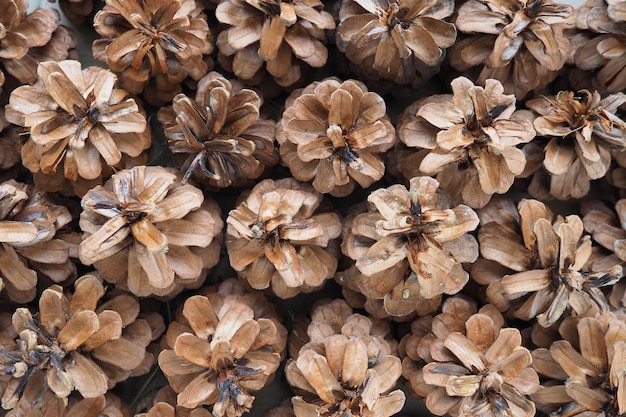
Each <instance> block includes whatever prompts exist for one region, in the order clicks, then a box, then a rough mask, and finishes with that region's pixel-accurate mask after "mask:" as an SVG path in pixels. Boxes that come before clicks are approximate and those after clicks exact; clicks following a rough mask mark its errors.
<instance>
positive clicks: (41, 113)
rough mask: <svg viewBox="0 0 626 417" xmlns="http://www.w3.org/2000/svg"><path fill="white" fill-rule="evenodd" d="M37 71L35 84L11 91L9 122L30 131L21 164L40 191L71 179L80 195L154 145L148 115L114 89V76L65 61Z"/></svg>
mask: <svg viewBox="0 0 626 417" xmlns="http://www.w3.org/2000/svg"><path fill="white" fill-rule="evenodd" d="M37 73H38V75H39V81H38V82H37V84H35V85H34V86H22V87H18V88H17V89H15V90H14V91H13V92H12V93H11V97H10V99H9V105H8V106H7V107H6V118H7V120H9V121H10V122H12V123H15V124H16V125H18V126H24V127H27V128H28V129H30V137H29V139H28V140H27V141H26V143H25V144H24V146H23V147H22V163H23V164H24V166H25V167H26V168H28V169H29V170H30V171H32V172H33V173H34V174H35V175H34V176H35V182H36V184H37V186H38V187H40V188H42V189H44V190H47V191H58V190H60V189H62V188H63V186H64V185H65V181H70V182H71V183H72V186H73V188H74V191H75V192H77V193H78V194H80V195H82V194H84V193H85V192H86V191H87V190H88V189H89V188H90V187H93V186H95V185H97V184H98V183H100V181H101V179H102V177H103V176H104V175H105V174H109V175H110V170H111V168H112V167H114V166H119V165H121V164H122V163H123V162H124V159H123V158H124V157H137V156H139V155H140V154H141V153H142V152H143V151H144V150H145V149H147V148H148V147H150V143H151V137H150V130H149V129H148V126H147V123H146V117H145V115H144V114H143V113H142V110H141V109H140V108H139V107H138V105H137V103H136V102H135V100H134V99H132V98H129V97H128V93H127V92H126V91H124V90H121V89H118V88H115V87H114V84H115V79H116V77H115V75H113V73H112V72H110V71H107V70H105V69H102V68H99V67H89V68H86V69H84V70H82V69H81V64H80V62H78V61H62V62H58V63H57V62H44V63H42V64H40V65H39V67H38V69H37Z"/></svg>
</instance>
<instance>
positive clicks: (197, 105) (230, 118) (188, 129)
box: [158, 72, 278, 189]
mask: <svg viewBox="0 0 626 417" xmlns="http://www.w3.org/2000/svg"><path fill="white" fill-rule="evenodd" d="M261 104H262V99H261V97H259V95H258V94H257V93H256V92H254V91H253V90H250V89H246V88H243V85H242V84H241V83H240V82H238V81H235V80H233V81H229V80H227V79H226V78H224V77H222V76H221V75H220V74H218V73H217V72H211V73H210V74H208V75H206V76H205V77H203V78H202V79H201V80H200V81H199V82H198V91H197V92H196V99H195V100H193V99H191V98H189V97H187V96H185V95H184V94H179V95H177V96H176V97H174V101H173V105H172V106H168V107H165V108H162V109H161V110H159V114H158V117H159V121H160V122H161V123H162V124H163V126H164V128H165V135H166V136H167V138H168V140H169V147H170V151H171V152H172V153H173V154H174V156H175V157H177V158H178V159H179V160H180V161H181V162H182V166H181V170H182V171H183V172H184V174H185V175H184V177H183V181H186V180H187V178H189V177H190V176H193V177H194V178H195V179H197V180H200V181H203V182H206V183H208V185H209V187H210V188H212V189H220V188H225V187H229V186H232V187H241V186H244V185H246V184H248V183H249V182H250V180H252V179H256V178H258V177H259V176H260V175H261V174H262V173H263V172H264V170H265V169H266V168H267V167H271V166H274V165H276V163H277V162H278V151H277V149H276V148H274V136H275V126H274V122H273V121H271V120H263V119H261V118H260V114H259V109H260V107H261Z"/></svg>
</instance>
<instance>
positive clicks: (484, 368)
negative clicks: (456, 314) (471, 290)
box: [421, 313, 539, 417]
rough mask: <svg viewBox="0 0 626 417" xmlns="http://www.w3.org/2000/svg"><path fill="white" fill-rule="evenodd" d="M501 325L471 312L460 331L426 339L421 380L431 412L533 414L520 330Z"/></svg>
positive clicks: (530, 373)
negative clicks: (427, 352) (428, 358)
mask: <svg viewBox="0 0 626 417" xmlns="http://www.w3.org/2000/svg"><path fill="white" fill-rule="evenodd" d="M502 324H503V323H502V322H497V320H496V321H494V319H493V318H492V317H491V315H489V314H483V313H478V314H474V315H472V316H471V317H469V318H468V319H467V321H466V322H465V323H464V327H465V331H464V332H463V331H453V332H451V333H449V334H447V335H446V336H445V338H443V339H438V340H437V341H436V342H435V341H432V342H431V347H430V351H431V356H432V361H429V363H428V364H427V365H426V366H424V368H423V370H422V371H421V372H422V376H421V378H422V379H423V381H424V384H425V388H427V389H428V390H430V392H429V393H428V396H427V398H426V407H428V409H429V410H430V411H431V412H432V413H434V414H437V415H443V414H445V413H449V414H450V415H452V416H466V415H471V416H477V417H478V416H485V417H487V416H494V415H508V416H520V417H521V416H528V417H531V416H534V415H535V404H534V403H533V402H532V401H531V400H529V399H528V398H527V395H530V394H533V393H534V392H535V391H536V390H537V388H538V387H539V378H538V376H537V373H536V372H535V371H534V370H533V369H532V368H531V367H530V365H531V363H532V356H531V354H530V352H529V351H528V349H526V348H524V347H522V346H521V342H522V337H521V335H520V331H519V330H518V329H516V328H506V327H502ZM440 341H441V342H443V343H441V342H440Z"/></svg>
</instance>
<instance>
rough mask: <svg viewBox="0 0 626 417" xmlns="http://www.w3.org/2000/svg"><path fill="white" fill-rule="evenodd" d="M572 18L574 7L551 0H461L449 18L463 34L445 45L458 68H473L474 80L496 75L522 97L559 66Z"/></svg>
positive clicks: (565, 52)
mask: <svg viewBox="0 0 626 417" xmlns="http://www.w3.org/2000/svg"><path fill="white" fill-rule="evenodd" d="M574 21H575V13H574V8H573V7H572V6H570V5H567V4H558V3H552V2H551V1H550V0H538V1H526V0H515V1H508V2H507V1H502V0H469V1H466V2H463V3H462V5H461V6H460V7H459V8H458V10H457V12H456V19H455V20H454V21H453V23H454V24H455V25H456V28H457V30H458V31H459V32H460V33H461V34H462V35H465V36H460V40H459V41H458V42H457V43H456V44H454V45H453V46H452V47H451V48H450V49H449V50H448V52H449V55H448V56H449V63H450V65H452V66H453V67H455V69H457V70H459V71H468V70H470V69H472V68H473V67H476V69H477V70H479V71H480V73H479V75H478V77H477V83H479V84H484V83H485V82H486V81H487V79H489V78H494V79H497V80H499V81H500V82H501V83H502V84H503V85H504V89H505V91H506V92H507V93H508V94H515V96H517V98H518V99H520V100H521V99H522V98H523V97H524V96H525V95H526V94H527V93H528V92H530V91H532V90H535V91H537V90H541V89H542V88H544V87H545V86H546V85H547V84H548V83H549V82H551V81H552V80H553V79H554V78H555V77H556V75H557V73H558V71H559V70H560V69H561V68H563V66H564V65H565V63H566V61H567V57H568V53H569V48H570V41H569V37H568V36H567V35H566V34H565V30H566V29H568V28H570V27H572V26H573V25H574Z"/></svg>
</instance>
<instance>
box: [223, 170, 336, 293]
mask: <svg viewBox="0 0 626 417" xmlns="http://www.w3.org/2000/svg"><path fill="white" fill-rule="evenodd" d="M321 203H322V196H321V194H319V193H318V192H316V191H314V190H313V189H312V187H311V186H309V185H306V184H300V183H299V182H297V181H296V180H294V179H292V178H286V179H282V180H277V181H273V180H264V181H261V182H260V183H258V184H257V185H256V186H255V187H254V188H253V189H252V190H251V191H250V194H249V195H248V196H247V197H246V199H245V200H244V201H242V202H241V203H240V204H239V205H238V206H237V208H235V209H234V210H232V211H231V212H230V213H229V215H228V219H227V220H226V223H227V224H228V226H227V228H226V249H227V251H228V257H229V260H230V265H231V266H232V267H233V269H234V270H235V271H237V272H238V273H239V276H240V277H241V278H243V279H244V280H246V281H247V282H248V284H250V285H251V286H252V288H254V289H257V290H262V289H266V288H268V287H270V285H271V288H272V291H273V292H274V293H275V294H276V295H277V296H279V297H281V298H290V297H294V296H295V295H297V294H298V293H300V292H311V291H315V290H317V289H319V288H320V287H321V286H322V285H323V284H324V281H325V280H327V279H328V278H331V277H332V276H333V275H334V274H335V271H336V270H337V262H338V261H337V255H338V253H336V252H335V250H334V249H335V244H336V243H337V242H336V241H335V239H336V238H338V237H339V235H340V234H341V221H340V219H339V216H337V214H335V213H332V212H321V211H320V210H318V209H319V207H320V204H321Z"/></svg>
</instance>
